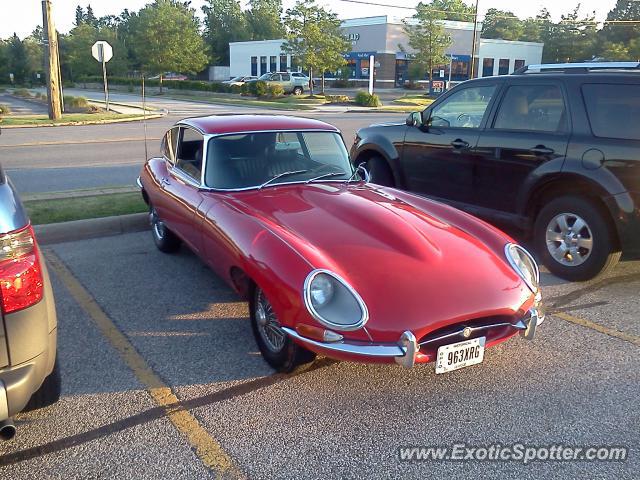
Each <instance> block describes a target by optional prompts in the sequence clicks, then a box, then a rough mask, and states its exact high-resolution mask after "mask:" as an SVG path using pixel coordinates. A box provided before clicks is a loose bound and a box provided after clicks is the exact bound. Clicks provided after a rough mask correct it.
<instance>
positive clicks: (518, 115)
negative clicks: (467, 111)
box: [493, 85, 567, 133]
mask: <svg viewBox="0 0 640 480" xmlns="http://www.w3.org/2000/svg"><path fill="white" fill-rule="evenodd" d="M493 128H496V129H501V130H524V131H533V132H551V133H555V132H564V131H566V130H567V114H566V107H565V104H564V98H563V96H562V91H561V90H560V87H559V86H557V85H512V86H510V87H509V88H508V89H507V92H506V93H505V95H504V98H503V99H502V103H501V104H500V110H498V114H497V115H496V119H495V122H494V124H493Z"/></svg>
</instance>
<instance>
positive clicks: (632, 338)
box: [552, 312, 640, 347]
mask: <svg viewBox="0 0 640 480" xmlns="http://www.w3.org/2000/svg"><path fill="white" fill-rule="evenodd" d="M552 315H553V316H554V317H558V318H561V319H562V320H566V321H567V322H570V323H574V324H576V325H580V326H582V327H586V328H590V329H591V330H595V331H596V332H600V333H604V334H605V335H609V336H610V337H615V338H619V339H620V340H624V341H625V342H629V343H633V344H634V345H636V346H638V347H640V337H639V336H637V335H633V334H631V333H626V332H621V331H620V330H616V329H615V328H609V327H605V326H604V325H600V324H599V323H595V322H592V321H591V320H585V319H584V318H580V317H574V316H573V315H569V314H568V313H565V312H553V313H552Z"/></svg>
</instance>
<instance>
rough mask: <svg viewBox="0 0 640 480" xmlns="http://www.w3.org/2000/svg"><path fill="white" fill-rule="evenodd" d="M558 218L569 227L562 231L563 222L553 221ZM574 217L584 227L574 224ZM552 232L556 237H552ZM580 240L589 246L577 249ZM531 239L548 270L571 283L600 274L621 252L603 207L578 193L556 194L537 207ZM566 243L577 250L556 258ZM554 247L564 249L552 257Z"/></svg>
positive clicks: (566, 246)
mask: <svg viewBox="0 0 640 480" xmlns="http://www.w3.org/2000/svg"><path fill="white" fill-rule="evenodd" d="M563 214H566V215H563ZM561 217H564V219H565V221H564V224H565V225H568V226H569V230H563V229H562V228H561V226H560V225H561V224H562V223H563V222H560V221H556V219H561ZM578 219H580V220H582V221H583V222H581V224H582V223H584V224H585V225H586V226H585V227H582V228H580V226H578V227H576V224H577V223H578ZM554 227H555V228H554ZM576 230H579V231H576ZM565 232H569V233H567V234H564V233H565ZM554 235H555V236H557V240H554V239H553V238H554ZM567 236H571V237H572V239H568V238H567ZM561 238H562V239H565V240H560V239H561ZM589 240H590V243H588V242H589ZM583 241H584V242H586V243H585V244H586V245H590V246H591V248H581V247H580V246H579V245H581V243H577V242H583ZM534 242H535V246H536V250H537V252H538V255H539V256H540V258H541V260H542V263H543V264H544V265H545V266H546V267H547V268H548V269H549V271H550V272H551V273H553V274H554V275H557V276H558V277H560V278H563V279H565V280H570V281H573V282H579V281H585V280H591V279H593V278H595V277H597V276H599V275H603V274H604V273H606V272H607V271H609V270H610V269H611V268H613V267H614V266H615V265H616V264H617V263H618V260H620V256H621V255H622V252H620V249H619V248H618V247H617V241H616V233H615V228H614V226H613V225H612V222H611V220H610V218H609V216H608V214H607V212H606V210H605V209H604V208H603V207H602V206H600V205H599V204H598V203H596V202H595V201H593V200H590V199H588V198H585V197H579V196H565V197H558V198H556V199H554V200H552V201H551V202H549V203H548V204H547V205H546V206H544V207H543V208H542V210H540V212H539V213H538V216H537V217H536V222H535V227H534ZM572 242H575V243H572ZM569 246H575V247H576V248H578V253H577V254H576V255H572V254H571V252H567V254H566V255H567V256H566V257H565V258H562V259H560V260H558V259H556V257H560V256H561V253H562V251H566V249H567V248H568V247H569ZM555 248H562V249H564V250H562V251H560V250H557V251H556V252H558V253H557V254H556V257H554V255H553V254H552V253H551V250H552V249H555ZM563 262H565V263H563ZM579 262H580V263H579ZM571 263H573V265H572V264H571Z"/></svg>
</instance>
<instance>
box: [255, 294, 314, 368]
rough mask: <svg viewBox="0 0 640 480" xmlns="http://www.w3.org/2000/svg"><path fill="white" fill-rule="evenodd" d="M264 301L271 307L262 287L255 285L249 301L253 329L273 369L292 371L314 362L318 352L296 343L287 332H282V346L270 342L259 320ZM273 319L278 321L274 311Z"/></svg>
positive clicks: (266, 359)
mask: <svg viewBox="0 0 640 480" xmlns="http://www.w3.org/2000/svg"><path fill="white" fill-rule="evenodd" d="M264 302H266V304H268V305H269V307H270V304H269V301H268V300H267V299H266V297H265V296H264V293H263V292H262V290H261V289H260V287H255V288H254V289H253V292H252V294H251V299H250V301H249V310H250V313H251V329H252V330H253V335H254V337H255V339H256V343H257V344H258V348H259V349H260V352H261V353H262V357H263V358H264V359H265V361H266V362H267V363H268V364H269V365H270V366H271V367H272V368H273V369H275V370H276V371H278V372H282V373H292V372H294V371H295V370H296V369H298V368H300V367H302V366H303V365H305V364H307V363H310V362H312V361H313V360H314V359H315V358H316V354H315V353H314V352H311V351H309V350H307V349H306V348H304V347H301V346H300V345H298V344H296V343H295V342H294V341H293V340H291V338H290V337H289V336H288V335H287V334H286V333H285V332H282V335H283V337H282V338H283V341H282V345H281V347H280V348H274V346H273V345H270V344H269V340H267V339H266V337H265V336H264V335H265V333H264V330H262V331H261V329H264V328H265V327H261V326H260V325H259V320H258V317H259V316H260V314H259V313H258V310H259V307H260V305H262V306H263V307H264V305H265V304H264ZM271 313H272V312H271ZM267 315H269V313H267ZM271 319H272V320H275V322H276V323H277V318H276V317H275V314H274V313H272V316H271ZM276 328H277V327H276Z"/></svg>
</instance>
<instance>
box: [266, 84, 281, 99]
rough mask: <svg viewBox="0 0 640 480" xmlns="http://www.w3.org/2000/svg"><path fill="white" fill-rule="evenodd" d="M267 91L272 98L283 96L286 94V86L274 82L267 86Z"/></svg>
mask: <svg viewBox="0 0 640 480" xmlns="http://www.w3.org/2000/svg"><path fill="white" fill-rule="evenodd" d="M267 92H268V94H269V96H270V97H272V98H276V97H281V96H283V95H284V88H283V87H282V85H279V84H277V83H272V84H270V85H268V86H267Z"/></svg>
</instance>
